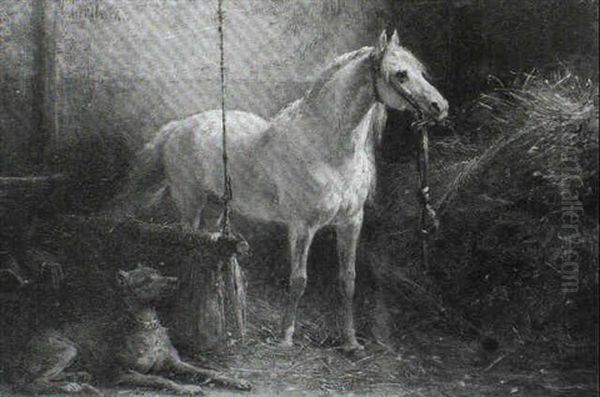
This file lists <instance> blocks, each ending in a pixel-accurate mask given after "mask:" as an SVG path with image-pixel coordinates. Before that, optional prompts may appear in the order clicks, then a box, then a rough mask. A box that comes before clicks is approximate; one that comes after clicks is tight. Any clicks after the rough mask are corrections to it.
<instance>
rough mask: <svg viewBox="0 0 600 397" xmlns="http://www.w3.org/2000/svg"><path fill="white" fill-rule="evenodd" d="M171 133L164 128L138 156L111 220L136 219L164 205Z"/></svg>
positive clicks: (112, 211)
mask: <svg viewBox="0 0 600 397" xmlns="http://www.w3.org/2000/svg"><path fill="white" fill-rule="evenodd" d="M169 135H170V129H169V128H168V127H163V128H162V129H161V130H160V131H159V132H158V134H157V135H156V137H155V138H154V139H153V140H152V141H150V142H148V143H147V144H146V146H145V147H144V148H143V149H142V150H141V151H140V152H139V153H138V155H137V158H136V159H135V161H134V163H133V165H132V167H131V169H130V171H129V173H128V175H127V177H126V178H125V181H124V183H123V187H122V188H121V191H120V192H119V193H118V194H117V195H116V197H115V198H114V199H113V200H112V201H111V203H110V210H109V213H110V216H111V217H114V218H123V217H127V216H135V215H136V214H137V213H138V212H139V211H140V210H143V209H146V208H149V207H151V206H153V205H155V204H156V203H158V202H159V201H160V199H161V198H162V196H163V194H164V193H165V192H166V190H167V187H168V184H167V178H166V174H165V168H164V163H163V147H164V145H165V143H166V141H167V139H168V138H169Z"/></svg>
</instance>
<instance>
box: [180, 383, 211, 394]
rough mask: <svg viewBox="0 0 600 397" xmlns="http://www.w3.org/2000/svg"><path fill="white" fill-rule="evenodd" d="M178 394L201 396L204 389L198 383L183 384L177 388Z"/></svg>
mask: <svg viewBox="0 0 600 397" xmlns="http://www.w3.org/2000/svg"><path fill="white" fill-rule="evenodd" d="M177 391H178V392H179V393H180V394H185V395H188V396H203V395H204V389H202V387H200V386H198V385H183V386H181V387H180V388H179V390H177Z"/></svg>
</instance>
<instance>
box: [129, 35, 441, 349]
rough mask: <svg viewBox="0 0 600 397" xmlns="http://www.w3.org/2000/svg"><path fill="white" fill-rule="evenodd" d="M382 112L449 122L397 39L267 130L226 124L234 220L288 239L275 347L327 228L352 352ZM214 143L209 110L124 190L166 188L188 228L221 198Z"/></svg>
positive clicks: (236, 119)
mask: <svg viewBox="0 0 600 397" xmlns="http://www.w3.org/2000/svg"><path fill="white" fill-rule="evenodd" d="M385 105H387V106H389V107H391V108H394V109H398V110H410V111H412V112H414V113H415V114H417V115H418V116H419V117H428V118H431V119H435V120H441V119H443V118H445V117H446V115H447V112H448V103H447V101H446V100H445V99H444V97H443V96H442V95H441V94H440V93H439V92H438V91H437V90H436V89H435V88H434V87H433V86H432V85H431V84H429V83H428V82H427V80H426V79H425V77H424V68H423V66H422V64H421V63H420V62H419V61H418V60H417V59H416V58H415V57H414V55H413V54H412V53H411V52H410V51H408V50H407V49H406V48H404V47H402V46H401V45H400V43H399V40H398V34H397V32H394V34H393V36H392V38H391V39H390V40H389V41H388V37H387V34H386V33H385V31H384V32H383V33H382V34H381V36H380V38H379V40H378V43H377V44H376V46H375V47H364V48H361V49H359V50H356V51H353V52H350V53H347V54H344V55H342V56H340V57H338V58H336V59H335V61H334V62H333V63H332V64H331V65H330V66H329V67H328V68H327V69H325V70H324V71H323V72H322V73H321V75H320V76H319V78H318V80H317V81H316V82H315V83H314V84H313V85H312V87H311V88H310V90H309V91H308V92H307V93H306V95H305V96H304V97H302V98H301V99H299V100H297V101H295V102H293V103H291V104H289V105H288V106H287V107H285V108H284V109H283V110H281V111H280V112H279V113H278V114H277V115H276V116H275V117H274V118H273V119H272V120H270V121H266V120H264V119H262V118H260V117H258V116H256V115H254V114H251V113H247V112H241V111H228V112H227V132H228V148H227V149H228V152H229V166H230V171H229V172H230V175H231V179H232V187H233V192H234V196H233V200H232V201H231V208H232V210H233V211H234V212H237V213H238V214H240V215H242V216H245V217H247V218H250V219H254V220H256V221H259V222H278V223H280V224H283V225H285V226H287V230H288V236H289V237H288V238H289V245H290V255H291V273H290V279H289V292H288V301H287V307H286V308H285V311H284V313H283V318H282V335H281V336H282V340H281V343H282V344H283V345H285V346H290V345H292V341H293V334H294V325H295V318H296V309H297V306H298V302H299V300H300V298H301V296H302V294H303V293H304V289H305V286H306V279H307V274H306V262H307V257H308V251H309V247H310V245H311V242H312V239H313V236H314V235H315V233H316V232H317V231H318V230H319V229H321V228H322V227H324V226H327V225H332V226H334V227H335V230H336V233H337V250H338V254H339V255H338V256H339V281H340V286H341V291H342V294H343V307H342V310H343V318H344V322H343V335H344V338H345V341H344V348H345V349H347V350H354V349H361V348H362V346H361V345H360V344H359V343H358V341H357V339H356V335H355V330H354V319H353V313H352V312H353V310H352V302H353V296H354V282H355V274H356V273H355V259H356V249H357V244H358V240H359V235H360V230H361V227H362V222H363V206H364V203H365V201H366V199H367V197H368V195H369V194H370V193H371V192H372V191H373V188H374V185H375V175H376V172H375V158H374V154H375V153H374V151H375V146H376V144H377V142H378V140H379V136H380V134H381V131H382V129H383V128H384V126H385V119H386V110H385V109H386V108H385ZM221 143H222V142H221V112H220V111H218V110H214V111H207V112H204V113H200V114H197V115H194V116H191V117H189V118H186V119H184V120H179V121H173V122H171V123H169V124H167V125H165V126H164V127H163V128H162V129H161V130H160V132H159V133H158V135H157V136H156V137H155V138H154V140H153V141H152V142H150V143H149V144H148V145H147V146H146V147H145V148H144V149H143V151H142V153H141V156H140V158H139V159H138V163H137V166H136V167H134V169H133V171H132V174H131V177H130V186H129V188H128V189H129V190H132V189H138V188H139V187H140V186H143V187H144V188H145V191H146V192H149V193H150V194H151V195H152V194H154V192H155V191H160V192H162V191H164V189H162V188H164V187H168V188H169V191H170V193H171V195H172V197H173V199H174V200H175V203H176V205H177V208H178V209H179V211H180V213H181V219H182V222H183V223H184V224H186V225H188V226H189V227H192V228H197V227H198V225H199V221H200V216H201V211H202V209H203V207H204V206H205V204H206V202H207V197H208V196H209V195H218V196H222V195H223V164H222V147H221ZM154 171H160V172H158V173H156V172H154ZM159 175H162V176H164V178H159V177H158V176H159ZM143 180H145V182H143Z"/></svg>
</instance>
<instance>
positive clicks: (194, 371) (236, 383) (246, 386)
mask: <svg viewBox="0 0 600 397" xmlns="http://www.w3.org/2000/svg"><path fill="white" fill-rule="evenodd" d="M171 368H172V370H173V372H175V373H177V374H181V375H192V376H200V377H202V378H204V379H206V381H208V382H212V383H217V384H219V385H221V386H225V387H231V388H234V389H238V390H251V389H252V385H251V384H250V382H247V381H245V380H241V379H236V378H232V377H229V376H225V375H221V374H220V373H218V372H217V371H213V370H210V369H205V368H198V367H196V366H194V365H192V364H188V363H186V362H185V361H182V360H180V359H173V362H172V363H171Z"/></svg>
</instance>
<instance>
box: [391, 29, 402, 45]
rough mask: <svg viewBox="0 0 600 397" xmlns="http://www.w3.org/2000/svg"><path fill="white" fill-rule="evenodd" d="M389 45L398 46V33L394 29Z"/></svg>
mask: <svg viewBox="0 0 600 397" xmlns="http://www.w3.org/2000/svg"><path fill="white" fill-rule="evenodd" d="M390 42H391V43H393V44H395V45H397V46H400V38H399V37H398V31H397V30H396V29H394V34H393V35H392V39H391V40H390Z"/></svg>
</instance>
